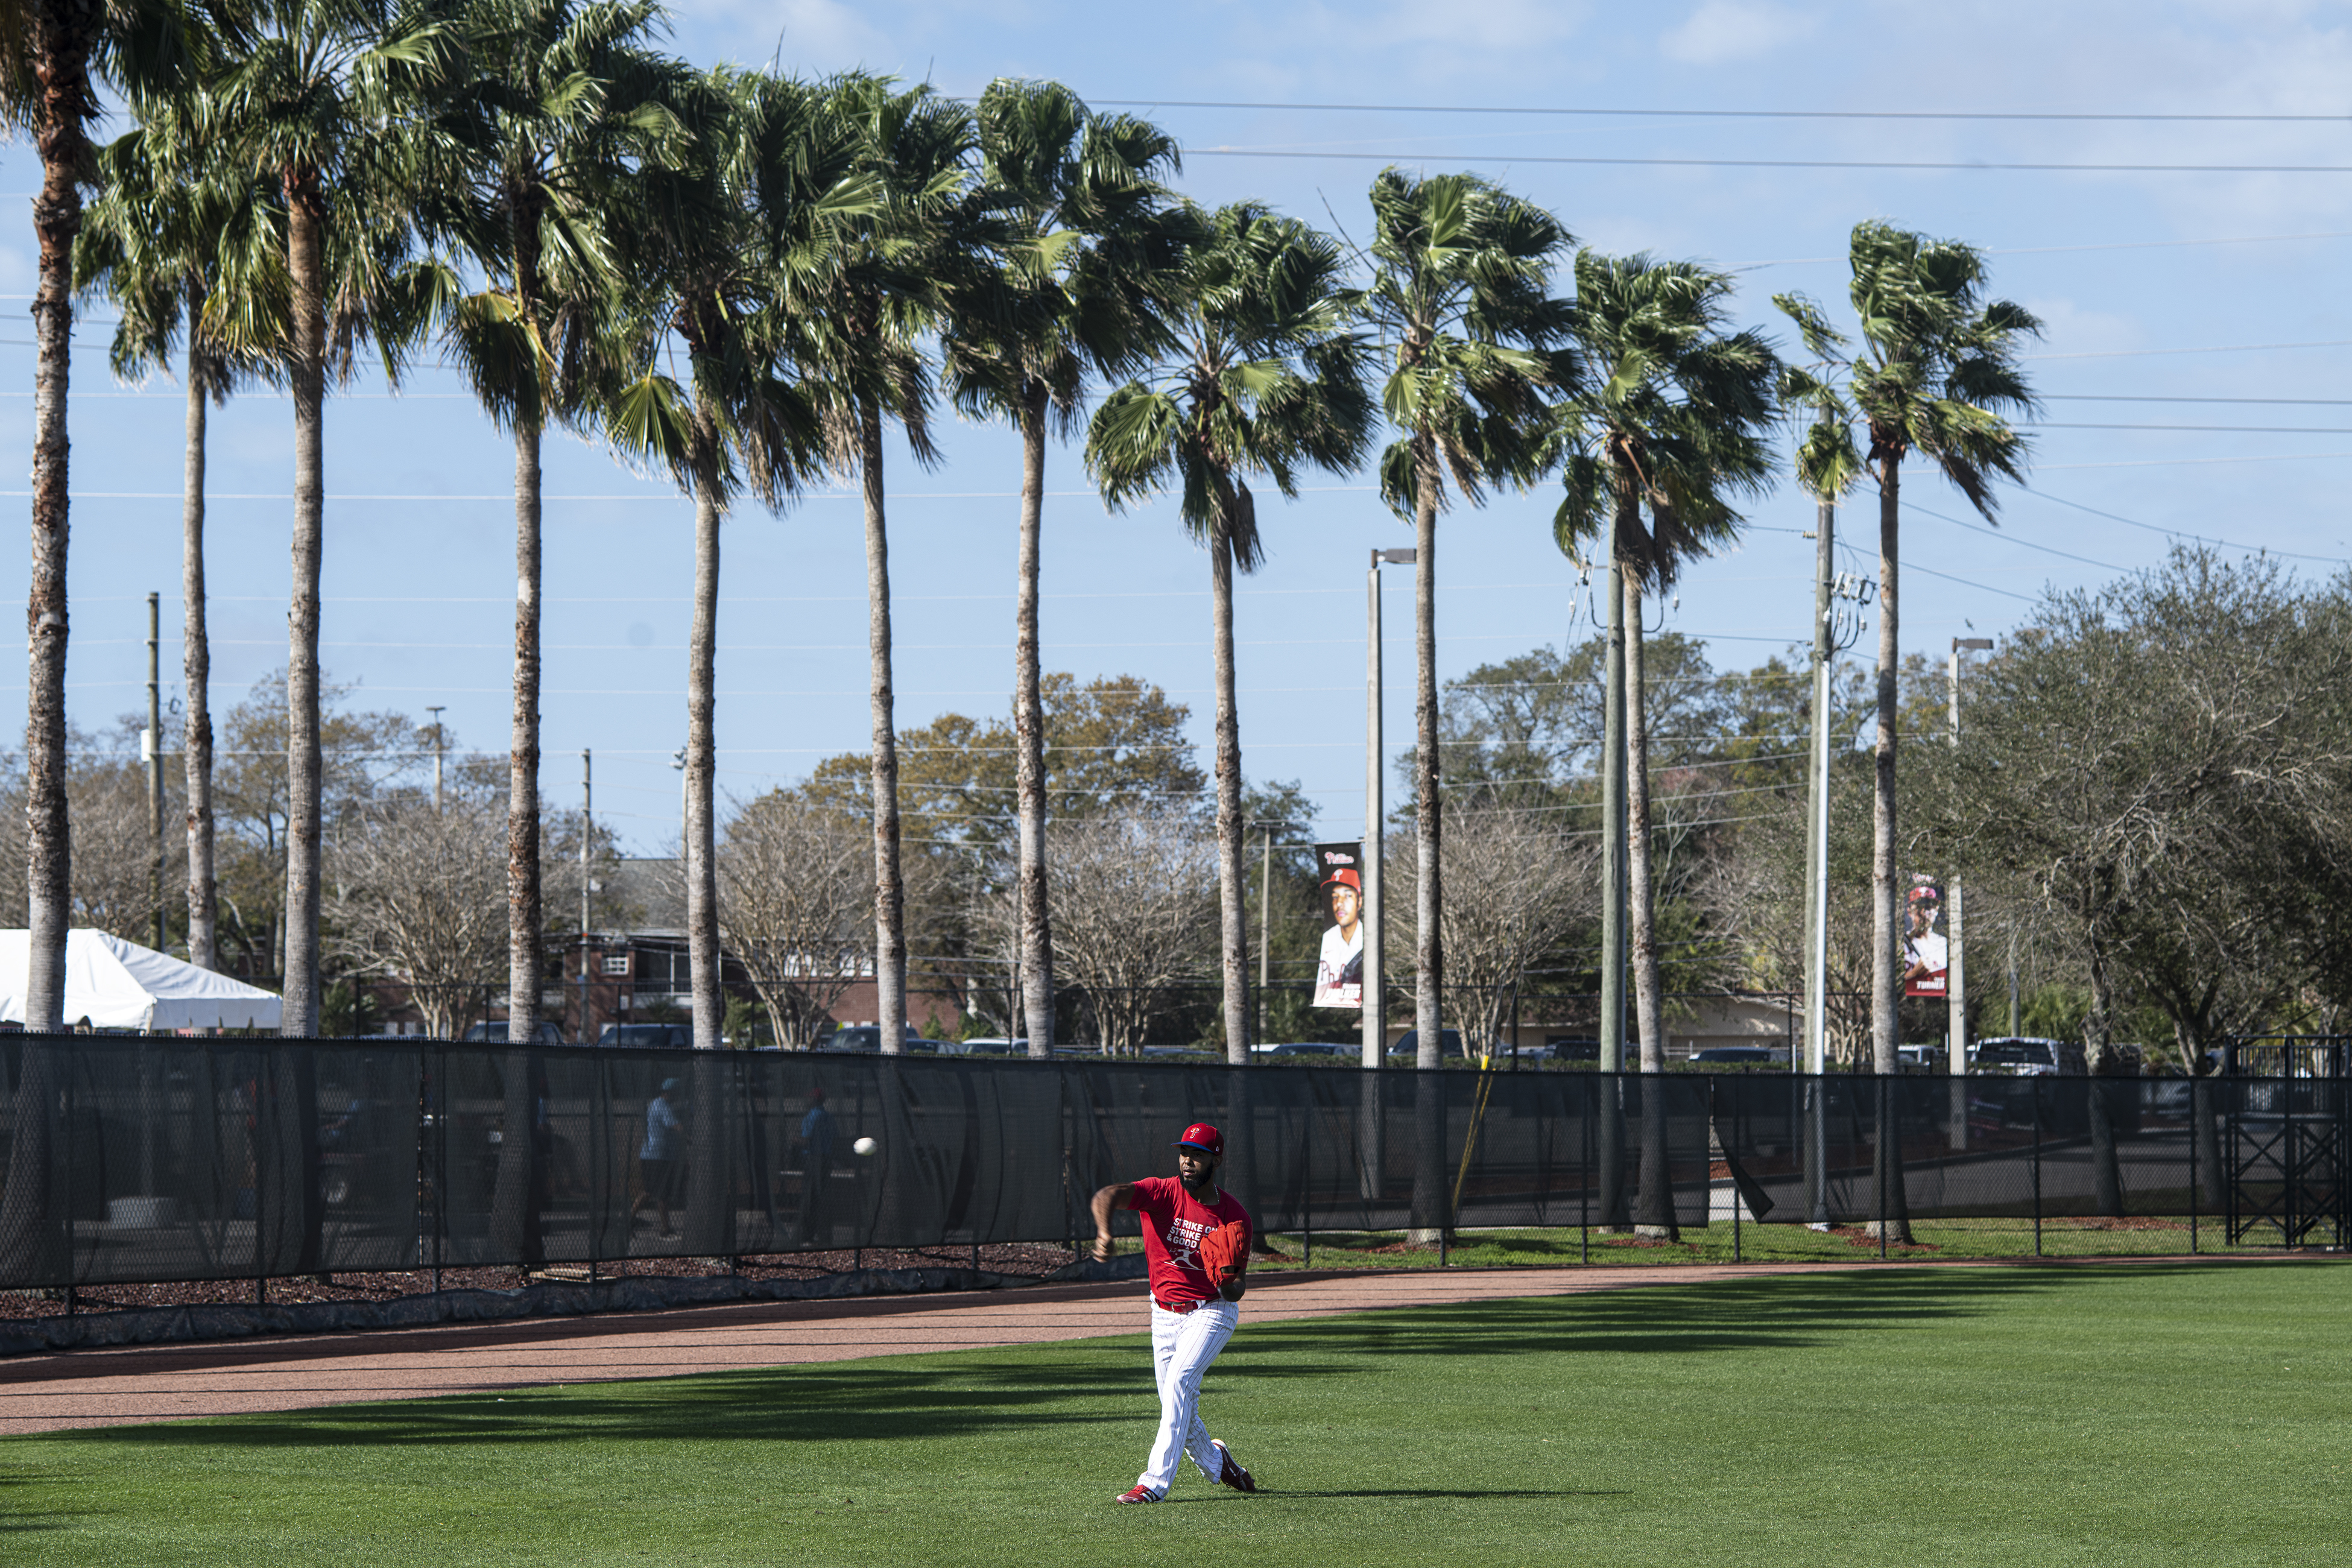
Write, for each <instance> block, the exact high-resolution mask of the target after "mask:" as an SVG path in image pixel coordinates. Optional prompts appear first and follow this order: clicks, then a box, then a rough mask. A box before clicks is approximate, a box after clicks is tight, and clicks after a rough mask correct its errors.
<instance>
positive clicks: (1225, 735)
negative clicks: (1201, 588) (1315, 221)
mask: <svg viewBox="0 0 2352 1568" xmlns="http://www.w3.org/2000/svg"><path fill="white" fill-rule="evenodd" d="M1342 267H1343V259H1342V257H1341V254H1340V251H1339V247H1338V246H1336V245H1335V244H1333V243H1332V241H1331V240H1330V239H1329V238H1328V237H1325V236H1323V235H1320V234H1318V233H1316V232H1314V231H1313V230H1312V229H1309V228H1308V227H1307V226H1306V225H1304V224H1302V223H1299V222H1297V220H1296V219H1291V218H1284V217H1277V216H1275V215H1274V214H1272V213H1270V212H1268V211H1266V210H1265V208H1263V207H1260V206H1256V205H1252V204H1248V203H1243V204H1240V205H1234V206H1228V207H1224V208H1222V209H1220V210H1219V211H1218V212H1216V213H1214V214H1213V215H1211V216H1208V217H1207V218H1206V219H1205V220H1204V221H1203V223H1202V240H1201V242H1200V244H1199V245H1197V246H1196V247H1193V249H1192V252H1191V255H1190V257H1189V258H1188V259H1187V264H1186V267H1185V268H1184V276H1183V300H1184V303H1183V306H1182V308H1181V310H1180V312H1179V313H1178V314H1177V315H1176V316H1175V318H1174V320H1173V321H1172V323H1171V324H1172V325H1173V327H1174V329H1175V335H1176V338H1177V342H1178V344H1179V354H1178V356H1177V357H1174V358H1172V359H1171V360H1170V361H1169V362H1168V363H1165V364H1164V365H1163V366H1162V367H1161V368H1160V370H1159V372H1158V373H1157V374H1155V375H1154V376H1153V377H1152V378H1151V379H1150V380H1149V381H1130V382H1129V383H1128V384H1125V385H1123V386H1120V387H1118V389H1117V390H1115V391H1113V392H1112V393H1110V394H1109V395H1108V396H1107V397H1106V398H1105V399H1104V400H1103V405H1102V406H1101V408H1100V409H1098V410H1097V412H1096V414H1095V417H1094V423H1093V426H1092V427H1091V429H1090V430H1089V431H1088V433H1087V468H1088V469H1089V470H1090V471H1091V472H1092V473H1093V475H1094V478H1095V481H1096V482H1097V484H1099V485H1100V486H1101V487H1102V492H1103V500H1105V501H1106V502H1107V503H1108V505H1109V506H1110V507H1111V509H1112V510H1122V509H1124V508H1125V507H1126V506H1128V505H1129V503H1131V502H1133V501H1135V500H1140V499H1141V498H1143V497H1146V496H1149V495H1152V494H1156V493H1157V492H1158V491H1159V490H1160V489H1162V488H1163V487H1164V486H1165V485H1166V484H1167V483H1168V482H1169V481H1170V480H1171V479H1174V480H1175V481H1177V482H1178V483H1179V484H1180V485H1181V488H1182V500H1181V502H1180V503H1179V508H1178V514H1179V515H1180V516H1181V518H1182V519H1183V521H1184V526H1185V527H1186V529H1187V530H1188V531H1190V532H1191V533H1192V537H1193V538H1195V539H1197V540H1200V541H1201V542H1202V543H1204V544H1206V545H1207V546H1208V550H1209V591H1210V603H1211V625H1212V626H1213V633H1214V640H1215V658H1216V683H1217V715H1216V723H1217V771H1216V792H1217V879H1218V888H1219V892H1220V900H1219V914H1220V922H1219V923H1220V929H1221V931H1222V933H1223V957H1224V968H1223V978H1224V1026H1225V1057H1226V1059H1227V1060H1228V1061H1230V1062H1232V1063H1233V1064H1234V1066H1236V1067H1240V1066H1244V1065H1245V1064H1247V1062H1248V1061H1249V1059H1250V1058H1249V935H1248V931H1249V927H1248V921H1247V917H1246V914H1245V912H1244V897H1243V895H1244V862H1243V859H1242V833H1243V828H1244V822H1243V817H1242V747H1241V716H1240V712H1239V709H1238V707H1237V705H1236V703H1235V701H1234V568H1235V567H1236V566H1238V567H1239V568H1240V569H1241V570H1242V571H1244V572H1249V571H1254V570H1255V569H1256V567H1257V565H1258V563H1260V562H1261V561H1263V560H1264V559H1265V542H1264V541H1263V540H1262V539H1261V538H1260V536H1259V533H1258V529H1257V508H1256V503H1255V500H1253V499H1252V497H1251V495H1250V488H1249V484H1248V480H1247V479H1245V478H1244V476H1245V475H1252V474H1255V475H1261V476H1263V477H1265V479H1269V480H1271V481H1272V483H1273V485H1274V487H1275V488H1276V489H1277V490H1279V491H1281V493H1282V494H1283V495H1284V496H1285V497H1289V498H1295V497H1296V496H1297V470H1298V468H1299V467H1300V466H1301V465H1303V464H1310V463H1311V464H1315V465H1317V466H1318V467H1321V468H1332V469H1349V468H1355V467H1356V466H1357V465H1358V464H1359V463H1360V462H1361V461H1362V460H1363V458H1364V457H1365V454H1366V451H1367V448H1368V447H1369V445H1370V431H1371V423H1372V407H1371V400H1370V395H1368V394H1367V392H1366V389H1365V384H1364V364H1363V354H1362V351H1361V347H1360V344H1359V343H1358V342H1357V341H1356V339H1355V337H1354V336H1353V335H1352V334H1351V333H1350V332H1349V331H1348V326H1349V317H1350V315H1351V314H1352V312H1353V310H1354V308H1355V306H1356V303H1357V300H1356V297H1355V296H1354V295H1353V294H1352V293H1350V292H1349V291H1347V290H1345V289H1341V288H1340V287H1339V279H1340V275H1341V269H1342Z"/></svg>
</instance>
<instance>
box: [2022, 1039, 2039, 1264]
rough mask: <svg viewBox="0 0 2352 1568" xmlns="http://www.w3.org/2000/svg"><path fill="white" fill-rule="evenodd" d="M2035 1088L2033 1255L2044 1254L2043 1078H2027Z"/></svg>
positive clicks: (2037, 1256)
mask: <svg viewBox="0 0 2352 1568" xmlns="http://www.w3.org/2000/svg"><path fill="white" fill-rule="evenodd" d="M2025 1081H2026V1082H2027V1083H2028V1084H2030V1085H2032V1089H2033V1160H2032V1169H2033V1256H2034V1257H2036V1258H2039V1257H2041V1256H2042V1079H2039V1078H2038V1077H2037V1078H2030V1079H2026V1080H2025Z"/></svg>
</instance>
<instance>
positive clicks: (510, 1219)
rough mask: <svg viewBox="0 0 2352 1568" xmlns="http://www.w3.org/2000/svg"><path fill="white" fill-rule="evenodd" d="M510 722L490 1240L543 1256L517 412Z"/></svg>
mask: <svg viewBox="0 0 2352 1568" xmlns="http://www.w3.org/2000/svg"><path fill="white" fill-rule="evenodd" d="M514 436H515V652H514V722H513V730H512V733H511V734H510V736H509V740H508V744H507V1044H508V1046H509V1047H510V1048H509V1050H508V1051H507V1052H506V1055H505V1059H504V1063H503V1066H502V1068H501V1070H500V1073H499V1084H500V1093H501V1095H502V1096H503V1098H504V1104H505V1120H504V1121H503V1123H502V1124H501V1136H500V1138H499V1171H498V1180H497V1184H496V1185H495V1187H494V1189H493V1191H492V1193H491V1195H490V1236H491V1240H492V1243H493V1244H494V1245H495V1246H496V1247H497V1248H498V1250H499V1252H500V1253H501V1254H502V1255H504V1256H505V1257H508V1258H515V1259H517V1260H519V1261H520V1262H521V1263H523V1264H525V1265H526V1266H530V1265H536V1264H538V1263H541V1262H543V1261H544V1260H545V1253H544V1248H543V1247H542V1244H541V1235H540V1215H539V1205H538V1204H537V1203H536V1202H534V1201H533V1200H534V1197H535V1195H536V1194H537V1191H538V1186H539V1181H538V1177H539V1172H538V1168H537V1167H538V1160H537V1157H538V1153H539V1142H540V1141H539V1097H538V1095H537V1094H536V1093H535V1092H534V1091H533V1085H532V1082H531V1079H532V1072H531V1066H532V1063H531V1052H530V1047H531V1046H533V1045H534V1044H536V1043H537V1041H538V1037H539V985H540V979H539V938H540V915H541V910H540V880H539V588H540V560H539V557H540V491H541V484H540V460H539V459H540V426H539V420H538V418H537V417H536V416H534V415H533V414H532V413H531V412H530V410H528V409H523V410H519V411H518V412H517V414H516V416H515V431H514Z"/></svg>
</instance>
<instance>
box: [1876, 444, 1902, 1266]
mask: <svg viewBox="0 0 2352 1568" xmlns="http://www.w3.org/2000/svg"><path fill="white" fill-rule="evenodd" d="M1902 476H1903V470H1902V466H1901V464H1900V463H1899V462H1898V461H1897V460H1896V459H1895V458H1882V459H1880V462H1879V465H1878V746H1877V754H1876V756H1875V758H1874V762H1875V763H1876V781H1875V789H1874V795H1873V799H1872V803H1871V842H1870V879H1871V881H1870V891H1871V900H1870V937H1871V950H1870V1064H1871V1070H1872V1071H1873V1072H1875V1073H1880V1074H1891V1073H1893V1072H1894V1071H1895V1068H1896V1064H1897V1058H1896V1057H1895V1047H1897V1046H1899V1045H1901V1044H1902V1038H1901V1030H1902V1024H1901V1020H1900V1018H1899V1017H1898V1016H1897V1009H1898V1008H1899V1007H1900V1006H1901V1005H1902V991H1903V963H1902V942H1903V924H1902V906H1903V889H1902V888H1901V887H1900V886H1899V885H1898V884H1897V879H1896V876H1895V718H1896V711H1895V698H1896V690H1895V685H1896V676H1897V674H1898V670H1899V666H1900V662H1901V652H1900V649H1899V647H1898V644H1897V641H1896V634H1897V633H1898V631H1899V630H1900V624H1899V622H1898V620H1897V618H1896V615H1895V610H1896V605H1897V594H1896V589H1897V584H1896V581H1895V571H1896V566H1897V554H1898V552H1897V548H1896V546H1897V542H1898V533H1897V522H1898V520H1899V519H1900V518H1901V516H1902ZM1892 1105H1893V1098H1892V1096H1891V1095H1890V1096H1887V1097H1885V1098H1883V1099H1882V1100H1881V1106H1882V1114H1881V1116H1880V1119H1879V1125H1878V1139H1877V1143H1876V1146H1875V1148H1874V1151H1873V1155H1872V1158H1873V1160H1874V1163H1875V1165H1876V1167H1877V1169H1876V1170H1875V1172H1874V1180H1875V1184H1876V1185H1877V1188H1878V1191H1879V1193H1880V1194H1881V1196H1880V1199H1879V1205H1880V1207H1881V1208H1882V1209H1883V1210H1884V1213H1885V1221H1884V1226H1881V1224H1880V1222H1879V1221H1877V1220H1874V1221H1873V1222H1872V1227H1871V1228H1872V1231H1873V1233H1874V1234H1875V1233H1876V1232H1877V1231H1878V1230H1880V1229H1881V1228H1884V1229H1885V1233H1886V1236H1887V1237H1888V1239H1890V1240H1895V1241H1900V1242H1904V1243H1906V1244H1907V1243H1909V1241H1910V1240H1911V1224H1910V1220H1909V1219H1908V1217H1907V1210H1908V1205H1906V1202H1905V1195H1904V1191H1903V1152H1902V1147H1901V1144H1902V1139H1901V1136H1900V1130H1899V1125H1898V1123H1897V1121H1896V1119H1895V1117H1894V1116H1893V1114H1892V1113H1891V1110H1887V1109H1886V1108H1890V1107H1891V1106H1892Z"/></svg>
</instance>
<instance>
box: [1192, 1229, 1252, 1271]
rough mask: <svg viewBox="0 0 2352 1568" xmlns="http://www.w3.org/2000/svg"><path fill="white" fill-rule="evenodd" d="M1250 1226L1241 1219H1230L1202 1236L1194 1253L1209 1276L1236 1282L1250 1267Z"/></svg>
mask: <svg viewBox="0 0 2352 1568" xmlns="http://www.w3.org/2000/svg"><path fill="white" fill-rule="evenodd" d="M1249 1244H1250V1233H1249V1226H1246V1225H1244V1223H1242V1222H1241V1221H1240V1220H1230V1221H1228V1222H1226V1223H1225V1224H1223V1225H1221V1226H1218V1227H1217V1228H1216V1229H1214V1230H1213V1231H1211V1232H1210V1233H1209V1234H1208V1235H1206V1236H1204V1237H1202V1238H1201V1241H1200V1245H1199V1247H1196V1248H1195V1249H1194V1256H1196V1257H1198V1258H1200V1260H1201V1267H1202V1268H1203V1269H1205V1270H1207V1272H1208V1276H1209V1278H1210V1279H1212V1280H1213V1281H1214V1282H1215V1283H1216V1284H1217V1285H1219V1286H1221V1287H1222V1286H1225V1285H1230V1284H1232V1283H1233V1282H1234V1280H1235V1279H1240V1278H1241V1276H1242V1271H1243V1270H1244V1269H1245V1268H1248V1267H1249Z"/></svg>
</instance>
